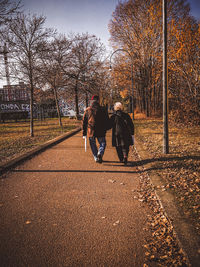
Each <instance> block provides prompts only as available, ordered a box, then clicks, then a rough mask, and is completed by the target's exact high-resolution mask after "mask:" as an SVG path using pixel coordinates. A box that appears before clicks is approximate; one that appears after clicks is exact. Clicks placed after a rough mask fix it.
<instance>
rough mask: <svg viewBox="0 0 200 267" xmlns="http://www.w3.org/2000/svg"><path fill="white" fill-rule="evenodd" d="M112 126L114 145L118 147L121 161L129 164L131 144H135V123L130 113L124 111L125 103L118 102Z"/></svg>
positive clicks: (115, 106) (111, 119)
mask: <svg viewBox="0 0 200 267" xmlns="http://www.w3.org/2000/svg"><path fill="white" fill-rule="evenodd" d="M110 123H111V127H112V146H113V147H115V148H116V151H117V155H118V158H119V161H120V162H123V163H124V165H127V162H128V154H129V146H131V145H134V124H133V122H132V119H131V117H130V116H129V114H128V113H125V112H123V105H122V104H121V103H120V102H116V103H115V105H114V113H113V115H112V116H111V118H110Z"/></svg>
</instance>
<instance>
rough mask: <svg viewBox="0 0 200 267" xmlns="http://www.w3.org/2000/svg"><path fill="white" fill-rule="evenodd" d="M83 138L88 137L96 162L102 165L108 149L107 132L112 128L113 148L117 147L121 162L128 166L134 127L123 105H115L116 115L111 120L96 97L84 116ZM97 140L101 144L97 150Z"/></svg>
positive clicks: (95, 96) (118, 103)
mask: <svg viewBox="0 0 200 267" xmlns="http://www.w3.org/2000/svg"><path fill="white" fill-rule="evenodd" d="M82 123H83V125H82V126H83V138H86V136H88V138H89V143H90V147H91V150H92V154H93V157H94V160H95V161H96V162H98V163H102V161H103V160H102V159H103V155H104V152H105V149H106V131H107V130H109V129H111V128H112V146H114V147H116V151H117V155H118V158H119V160H120V162H123V163H124V165H127V161H128V154H129V146H131V145H133V144H134V139H133V137H134V125H133V122H132V119H131V117H130V116H129V114H128V113H125V112H123V105H122V104H121V103H120V102H117V103H115V105H114V113H113V115H112V116H111V118H109V116H108V113H107V111H106V109H105V108H104V107H102V106H100V105H99V97H98V96H97V95H94V96H93V97H92V99H91V105H90V106H89V107H88V108H86V110H85V112H84V115H83V121H82ZM96 140H97V141H98V143H99V148H97V144H96Z"/></svg>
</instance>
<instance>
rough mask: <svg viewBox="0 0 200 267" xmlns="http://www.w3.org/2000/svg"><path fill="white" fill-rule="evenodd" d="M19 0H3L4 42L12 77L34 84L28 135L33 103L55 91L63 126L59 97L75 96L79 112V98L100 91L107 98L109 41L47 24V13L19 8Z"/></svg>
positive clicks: (0, 3) (0, 13)
mask: <svg viewBox="0 0 200 267" xmlns="http://www.w3.org/2000/svg"><path fill="white" fill-rule="evenodd" d="M21 8H22V6H21V5H20V2H17V3H13V1H10V0H0V22H1V25H0V26H1V28H0V29H1V31H0V34H1V43H2V45H3V44H4V43H6V45H7V52H8V54H9V77H10V78H11V79H12V81H15V80H18V81H23V82H24V83H26V84H28V85H29V86H30V135H31V136H34V131H33V129H34V128H33V121H34V120H33V105H34V103H35V102H37V103H40V102H41V101H42V99H44V98H45V101H47V100H48V98H51V97H52V96H53V97H54V99H55V103H56V107H57V113H58V117H59V124H60V126H62V121H61V114H60V108H59V99H60V98H62V99H70V100H71V99H72V97H73V98H74V102H75V106H76V115H77V117H79V105H78V104H79V99H83V98H84V99H85V102H86V105H88V94H89V95H90V94H94V93H98V94H100V95H101V96H102V97H101V99H102V102H104V101H106V99H107V94H108V93H107V85H108V84H109V82H108V77H107V76H108V74H107V71H106V69H105V64H106V63H105V62H106V61H105V60H104V55H105V47H104V45H103V44H102V43H101V41H100V39H98V38H97V37H96V36H95V35H91V34H89V33H82V34H79V33H77V34H75V33H70V34H69V35H68V36H66V35H64V34H59V33H58V32H57V31H56V30H53V29H51V28H46V27H45V21H46V17H44V16H41V15H36V14H28V15H27V14H24V13H23V12H21V11H20V10H21Z"/></svg>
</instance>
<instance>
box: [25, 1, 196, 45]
mask: <svg viewBox="0 0 200 267" xmlns="http://www.w3.org/2000/svg"><path fill="white" fill-rule="evenodd" d="M188 2H189V3H190V5H191V13H192V15H193V16H195V17H196V18H199V19H200V0H188ZM22 4H24V10H25V12H30V13H37V14H42V15H45V16H46V17H47V20H46V26H47V27H54V28H56V29H57V30H58V32H60V33H65V34H68V33H69V32H70V31H72V32H75V33H78V32H79V33H82V32H88V33H90V34H95V35H96V36H97V37H98V38H100V39H101V41H102V42H103V43H104V44H105V45H106V46H107V47H108V39H109V37H110V36H109V32H108V23H109V20H110V19H111V17H112V12H113V11H114V10H115V7H116V5H117V4H118V0H22Z"/></svg>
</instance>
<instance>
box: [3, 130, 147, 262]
mask: <svg viewBox="0 0 200 267" xmlns="http://www.w3.org/2000/svg"><path fill="white" fill-rule="evenodd" d="M107 141H108V144H107V149H106V153H105V156H104V162H103V164H97V163H95V162H94V160H93V158H92V155H91V152H90V149H89V145H88V150H87V152H85V151H84V141H83V139H82V136H81V133H80V132H79V133H78V134H76V135H74V136H72V137H70V138H69V139H67V140H65V141H63V142H61V143H59V144H58V145H56V146H54V147H52V148H50V149H48V150H46V151H44V152H42V153H41V154H39V155H37V156H35V157H34V158H32V159H30V160H28V161H26V162H24V163H23V164H22V165H20V166H18V167H17V168H16V169H15V170H14V171H13V172H11V173H8V174H7V175H6V178H4V179H0V196H1V197H0V212H1V217H0V233H1V236H0V240H1V242H0V262H1V266H13V267H14V266H15V267H18V266H31V267H32V266H37V267H38V266H109V267H110V266H136V267H137V266H139V267H141V266H143V263H144V253H145V251H144V248H143V244H144V240H145V238H146V236H147V235H148V232H147V231H145V230H144V228H145V227H146V222H147V215H148V214H150V210H149V209H148V207H147V206H145V204H143V203H141V202H140V201H138V199H136V198H134V196H135V194H136V193H135V192H136V190H137V189H139V171H138V169H137V168H136V167H134V165H131V164H129V165H128V166H123V164H120V163H119V162H118V160H117V156H116V152H115V150H114V149H113V148H112V147H111V133H110V132H109V133H108V137H107ZM130 160H132V161H133V163H134V159H133V158H130Z"/></svg>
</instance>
